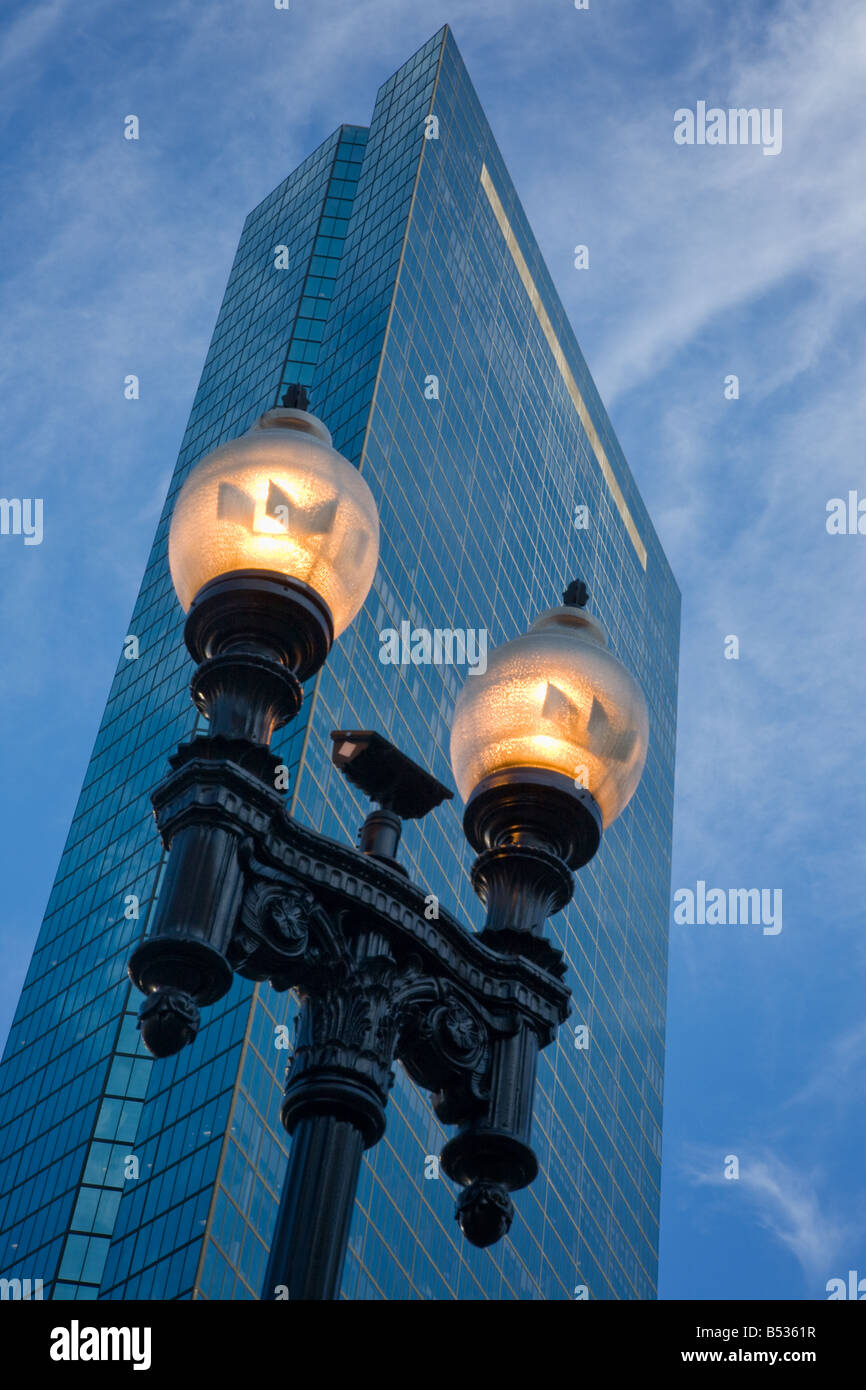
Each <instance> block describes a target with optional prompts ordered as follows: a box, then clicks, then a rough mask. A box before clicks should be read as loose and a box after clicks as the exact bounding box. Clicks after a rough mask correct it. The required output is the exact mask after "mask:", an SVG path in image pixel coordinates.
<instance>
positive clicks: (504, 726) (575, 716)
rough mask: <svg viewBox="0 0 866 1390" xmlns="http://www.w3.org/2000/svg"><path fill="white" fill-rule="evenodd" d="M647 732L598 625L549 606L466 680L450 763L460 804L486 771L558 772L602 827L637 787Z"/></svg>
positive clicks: (629, 680) (632, 688)
mask: <svg viewBox="0 0 866 1390" xmlns="http://www.w3.org/2000/svg"><path fill="white" fill-rule="evenodd" d="M648 735H649V724H648V718H647V708H646V701H645V700H644V697H643V693H642V691H641V689H640V687H639V686H638V684H637V682H636V681H635V680H634V678H633V677H632V676H631V675H630V674H629V672H628V671H626V669H625V667H624V666H622V665H621V664H620V662H619V661H617V659H616V657H615V656H613V654H612V653H611V652H609V651H608V650H607V637H606V636H605V633H604V630H603V628H602V627H601V626H600V624H599V623H598V622H597V621H596V620H595V619H594V618H591V617H590V616H589V614H588V613H586V612H584V611H583V610H582V609H579V608H575V607H562V608H552V609H550V610H549V611H548V612H547V613H543V614H542V615H541V617H540V618H537V619H536V620H535V622H534V623H533V624H532V626H531V627H530V629H529V631H528V633H526V635H525V636H523V637H518V638H517V639H516V640H515V641H513V642H507V643H505V645H503V646H501V647H497V648H495V649H494V650H493V651H492V652H491V653H490V656H489V659H488V665H487V671H486V672H485V674H484V675H480V676H470V677H469V678H468V679H467V680H466V683H465V685H464V686H463V689H462V690H461V692H460V695H459V697H458V700H457V704H456V707H455V710H454V721H453V724H452V728H451V766H452V768H453V770H454V778H455V780H456V782H457V786H458V789H459V791H460V795H461V796H462V797H463V800H464V801H467V800H468V799H469V797H470V795H471V794H472V792H473V791H474V789H475V788H476V787H477V786H478V784H479V782H481V781H482V779H483V778H485V777H488V776H490V775H491V774H492V773H494V772H502V771H505V770H506V769H508V768H511V767H533V768H541V769H546V770H548V771H551V772H559V773H561V774H562V775H563V776H564V777H567V778H569V780H570V781H572V782H573V783H574V785H575V786H576V787H585V788H586V789H587V791H589V792H590V793H591V794H592V796H593V797H594V798H595V800H596V801H597V803H598V806H599V809H600V811H601V814H602V820H603V823H604V825H605V826H608V825H610V823H611V821H613V820H615V819H616V817H617V816H618V815H619V813H620V811H621V810H622V809H623V807H624V806H625V805H626V804H627V802H628V801H629V799H630V798H631V796H632V795H633V793H634V791H635V788H636V787H637V784H638V782H639V781H640V776H641V773H642V771H643V766H644V762H645V760H646V750H647V740H648Z"/></svg>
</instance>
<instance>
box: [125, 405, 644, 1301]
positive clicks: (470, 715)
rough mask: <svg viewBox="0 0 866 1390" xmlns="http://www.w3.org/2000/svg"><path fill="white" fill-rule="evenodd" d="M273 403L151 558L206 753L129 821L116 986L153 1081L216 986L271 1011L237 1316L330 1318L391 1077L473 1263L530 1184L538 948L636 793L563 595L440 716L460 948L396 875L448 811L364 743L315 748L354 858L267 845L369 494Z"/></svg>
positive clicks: (636, 694)
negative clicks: (354, 798)
mask: <svg viewBox="0 0 866 1390" xmlns="http://www.w3.org/2000/svg"><path fill="white" fill-rule="evenodd" d="M305 406H306V399H305V396H304V395H303V392H302V391H300V390H299V389H298V388H294V389H293V393H292V394H291V395H288V396H287V397H286V398H285V399H284V407H283V408H282V409H279V410H272V411H268V412H267V413H266V414H265V415H263V416H262V417H261V418H260V419H259V420H258V421H256V423H255V424H254V425H253V427H252V429H251V430H249V431H248V432H247V433H246V434H245V435H243V436H242V437H241V438H240V439H237V440H234V441H232V442H231V443H229V444H225V445H223V446H221V447H220V448H219V449H217V450H215V451H214V452H213V453H212V454H210V455H209V456H208V457H207V458H205V459H204V460H202V462H200V463H199V464H198V465H197V466H196V468H194V469H193V471H192V472H191V473H190V475H189V477H188V479H187V481H186V483H185V484H184V486H183V488H182V490H181V492H180V494H179V497H178V500H177V503H176V506H175V512H174V516H173V518H172V524H171V532H170V538H169V556H170V565H171V572H172V578H173V580H174V583H175V587H176V589H177V593H178V597H179V599H180V601H181V603H182V605H183V607H184V608H185V609H186V610H187V614H188V616H187V621H186V627H185V631H184V636H185V641H186V644H187V647H188V649H189V651H190V653H191V655H192V656H193V657H194V658H195V660H196V661H197V662H198V663H199V665H198V669H197V670H196V672H195V675H194V677H193V681H192V687H191V689H192V697H193V700H194V702H195V704H196V706H197V707H198V709H199V710H200V711H201V712H202V713H203V714H204V715H205V716H206V718H207V720H208V732H207V733H206V734H199V735H196V736H194V737H193V738H192V739H191V740H190V741H189V742H187V743H183V744H181V745H180V747H179V748H178V750H177V752H176V753H175V754H174V755H173V756H172V758H171V759H170V764H171V768H172V771H171V773H170V775H169V776H168V777H166V778H165V780H164V781H163V782H162V783H160V785H159V786H158V787H157V788H156V790H155V791H154V794H153V804H154V810H155V815H156V821H157V825H158V827H159V830H160V834H161V836H162V840H163V843H164V845H165V847H166V849H167V850H169V855H168V862H167V866H166V872H165V876H164V879H163V882H162V886H161V889H160V894H159V897H158V899H157V902H156V904H155V909H154V916H153V922H152V924H151V931H150V934H149V936H148V937H147V938H146V939H145V940H144V941H143V942H141V943H140V944H139V946H138V947H137V948H136V950H135V951H134V952H133V955H132V958H131V960H130V964H129V973H130V977H131V979H132V980H133V982H134V984H135V985H136V987H137V988H138V989H139V990H140V991H141V992H142V993H143V994H144V995H145V999H144V1002H143V1004H142V1006H141V1010H140V1028H141V1034H142V1038H143V1040H144V1043H145V1046H146V1047H147V1048H148V1050H149V1051H150V1052H151V1053H152V1054H153V1055H154V1056H156V1057H167V1056H171V1055H172V1054H174V1053H176V1052H178V1051H179V1050H180V1049H181V1048H182V1047H184V1046H186V1045H187V1044H188V1043H191V1042H192V1041H193V1039H194V1038H195V1036H196V1033H197V1030H198V1027H199V1022H200V1009H201V1008H202V1007H203V1006H207V1005H210V1004H213V1003H214V1002H215V1001H216V1000H218V999H220V998H221V997H222V996H223V995H224V994H225V993H226V992H227V991H228V989H229V988H230V985H231V981H232V977H233V974H239V975H241V976H243V977H245V978H247V979H252V980H259V981H262V980H269V981H270V982H271V984H272V985H273V986H274V988H276V989H278V990H285V989H289V988H295V989H296V990H297V992H298V995H299V997H300V1000H301V1007H300V1012H299V1020H298V1024H299V1026H298V1033H297V1038H296V1043H295V1047H294V1051H293V1056H292V1061H291V1065H290V1068H289V1072H288V1077H287V1081H286V1088H285V1095H284V1099H283V1103H282V1108H281V1116H282V1121H283V1124H284V1126H285V1128H286V1130H287V1131H288V1133H289V1134H290V1135H291V1136H292V1145H291V1150H290V1155H289V1165H288V1171H287V1174H286V1179H285V1184H284V1188H283V1195H282V1200H281V1204H280V1211H279V1216H278V1218H277V1226H276V1232H275V1236H274V1240H273V1243H272V1247H271V1253H270V1261H269V1266H268V1272H267V1276H266V1279H265V1286H264V1292H263V1295H262V1296H263V1298H266V1299H275V1298H282V1297H290V1298H293V1299H297V1298H301V1299H309V1298H314V1299H328V1298H335V1297H337V1296H338V1292H339V1287H340V1278H341V1272H342V1267H343V1262H344V1258H345V1252H346V1246H347V1241H348V1233H349V1223H350V1220H351V1215H352V1209H353V1205H354V1200H355V1192H356V1188H357V1182H358V1177H359V1173H360V1164H361V1156H362V1153H363V1151H364V1149H366V1148H369V1147H370V1146H371V1145H373V1144H376V1143H377V1142H378V1141H379V1139H381V1137H382V1135H383V1133H384V1131H385V1109H386V1104H387V1097H388V1092H389V1090H390V1088H391V1086H392V1084H393V1079H394V1071H393V1068H394V1064H395V1062H396V1061H400V1063H401V1064H402V1066H403V1067H404V1069H405V1070H406V1072H407V1073H408V1075H409V1076H410V1077H411V1078H412V1080H414V1081H415V1082H416V1083H417V1084H418V1085H420V1086H422V1087H423V1088H425V1089H426V1090H428V1091H430V1092H431V1093H432V1104H433V1108H434V1110H435V1112H436V1114H437V1116H438V1117H439V1119H440V1120H441V1122H442V1123H443V1124H444V1125H446V1126H449V1127H450V1126H455V1127H456V1133H455V1134H454V1135H453V1136H452V1137H451V1138H449V1140H448V1142H447V1143H446V1144H445V1146H444V1148H443V1151H442V1155H441V1159H440V1163H441V1168H442V1171H443V1172H444V1173H445V1174H446V1176H447V1177H449V1178H451V1179H452V1180H453V1181H454V1182H456V1183H457V1184H458V1185H459V1186H460V1189H461V1191H460V1196H459V1198H458V1202H457V1212H456V1215H457V1218H458V1220H459V1222H460V1226H461V1229H462V1231H463V1233H464V1235H465V1236H466V1237H467V1239H468V1240H469V1241H470V1242H472V1243H473V1244H475V1245H478V1246H487V1245H490V1244H492V1243H493V1242H494V1241H496V1240H499V1239H501V1238H502V1236H503V1235H505V1234H506V1232H507V1231H508V1229H509V1227H510V1225H511V1221H512V1218H513V1207H512V1203H511V1197H510V1193H511V1192H513V1191H515V1190H518V1189H520V1188H522V1187H525V1186H526V1185H527V1184H528V1183H530V1182H532V1181H533V1179H534V1178H535V1176H536V1174H537V1171H538V1163H537V1159H536V1157H535V1154H534V1152H533V1150H532V1148H531V1145H530V1142H529V1140H530V1130H531V1123H532V1108H533V1098H534V1089H535V1074H536V1066H537V1058H538V1052H539V1050H540V1049H541V1048H543V1047H546V1046H547V1045H548V1044H549V1043H550V1042H551V1041H552V1040H553V1039H554V1037H555V1035H556V1030H557V1028H558V1026H559V1025H560V1024H561V1023H562V1022H563V1021H564V1020H565V1018H566V1017H567V1016H568V1012H569V991H568V989H567V987H566V985H565V984H564V983H563V976H564V974H565V971H566V966H565V964H564V962H563V959H562V952H561V951H559V950H558V949H556V948H555V947H554V946H553V945H552V944H551V942H549V941H548V940H547V939H546V938H545V936H544V934H543V931H544V923H545V921H546V919H547V917H549V916H550V915H551V914H552V913H554V912H557V911H559V910H561V909H562V908H563V907H565V906H566V904H567V903H568V902H569V900H570V899H571V896H572V893H573V888H574V881H573V873H572V871H573V870H574V869H577V868H580V867H581V866H582V865H583V864H585V863H586V862H587V861H588V860H589V859H591V858H592V855H593V854H594V853H595V851H596V849H597V848H598V844H599V841H600V837H601V833H602V829H603V827H604V826H606V825H608V824H609V823H610V822H611V821H612V820H613V818H614V817H615V816H616V815H617V814H618V813H619V812H620V811H621V810H622V808H623V806H624V805H625V804H626V802H627V801H628V799H629V797H630V796H631V795H632V793H633V792H634V790H635V788H636V786H637V783H638V780H639V778H640V774H641V770H642V767H643V762H644V758H645V755H646V744H647V716H646V707H645V704H644V701H643V696H642V695H641V693H640V690H639V689H638V687H637V685H636V684H635V682H634V680H633V679H632V678H631V676H629V675H628V673H627V672H625V671H624V669H623V668H622V666H620V664H619V663H618V662H617V661H616V659H615V658H614V657H613V656H612V655H611V653H610V652H609V651H607V650H606V646H605V640H606V639H605V637H604V634H603V632H602V630H601V628H600V627H599V625H598V624H597V622H596V621H595V620H594V619H593V618H591V617H589V615H588V614H587V613H585V611H584V605H585V603H586V598H587V594H586V590H585V588H584V587H583V585H582V584H579V583H576V584H573V585H572V586H571V587H570V589H569V590H567V591H566V593H565V595H564V602H563V604H562V605H561V606H560V607H557V608H554V609H552V610H550V612H548V613H545V614H543V615H542V616H541V617H540V618H539V619H537V620H536V622H535V623H533V625H532V627H531V628H530V630H529V632H528V633H527V634H526V635H525V636H524V637H519V638H517V639H516V640H515V641H513V642H510V643H507V644H505V645H504V646H502V647H500V648H499V649H497V650H495V651H494V652H493V653H492V655H491V659H490V661H489V664H488V668H487V671H486V672H485V673H484V674H483V675H480V676H479V675H476V676H475V677H474V678H473V679H472V680H471V681H467V683H466V686H465V687H464V690H463V692H462V693H461V695H460V697H459V699H458V702H457V706H456V709H455V716H454V725H453V733H452V744H451V755H452V765H453V770H454V776H455V780H456V782H457V785H458V787H459V789H460V792H461V794H462V795H463V797H464V799H465V801H466V810H465V816H464V829H465V833H466V835H467V838H468V840H469V841H470V843H471V844H472V846H473V848H474V849H475V850H476V852H477V854H478V857H477V858H476V860H475V862H474V864H473V868H472V885H473V888H474V890H475V892H476V893H477V895H478V896H479V898H480V899H481V901H482V902H483V903H484V905H485V906H486V910H487V914H486V921H485V925H484V928H483V930H482V931H480V932H479V933H473V932H470V931H467V930H466V928H465V927H464V926H463V925H462V924H461V923H460V922H459V921H458V920H457V919H456V918H454V917H453V916H452V915H451V914H450V913H449V912H447V911H446V910H444V909H442V908H440V909H439V912H438V916H433V918H432V920H431V918H430V917H429V916H428V913H427V911H426V908H427V905H428V902H429V898H428V893H429V888H428V886H427V885H424V886H421V885H418V884H414V883H412V881H411V880H410V878H409V876H408V874H407V873H406V870H405V868H404V867H403V866H402V865H401V864H400V862H399V860H398V858H397V850H398V846H399V841H400V834H401V830H402V824H403V821H405V820H411V819H417V818H420V817H423V816H424V815H427V814H428V813H429V812H430V811H431V810H433V809H434V808H435V807H436V806H438V805H439V804H441V802H442V801H444V800H445V799H447V798H449V797H450V796H451V795H452V793H451V792H450V790H449V789H448V788H447V787H445V786H443V785H442V784H441V783H440V782H438V781H437V780H436V779H435V778H434V777H432V776H431V775H430V773H428V772H427V771H425V770H424V769H423V768H420V767H418V766H417V764H415V763H414V762H412V761H411V760H410V759H409V758H407V757H406V756H405V755H404V754H403V753H401V752H400V751H399V750H398V749H396V748H395V747H393V745H392V744H390V743H388V742H387V740H385V739H384V738H383V737H382V736H381V735H380V734H378V733H376V732H375V731H373V730H338V731H335V732H334V733H333V735H332V739H333V750H332V757H333V761H334V764H335V766H336V767H337V768H338V769H339V770H340V771H341V773H342V774H343V775H344V776H346V778H347V779H348V780H349V781H350V782H351V783H352V784H353V785H354V786H355V787H357V788H358V789H359V790H360V791H361V792H362V793H363V795H364V796H365V797H366V798H367V799H368V800H369V801H371V802H372V803H373V807H372V809H371V810H370V812H369V814H368V815H367V817H366V820H365V821H364V824H363V826H362V827H361V830H360V836H359V847H358V849H353V848H351V847H349V846H347V845H345V844H342V843H340V842H338V841H335V840H331V839H329V838H328V837H326V836H324V835H321V834H319V833H317V832H315V831H312V830H310V829H308V828H306V827H304V826H302V825H300V824H299V823H297V822H296V821H294V820H292V819H291V818H290V817H289V816H288V814H287V812H286V808H285V802H284V798H283V795H282V794H281V793H280V792H279V791H277V790H276V789H275V782H276V778H275V771H276V768H277V767H278V766H279V764H278V761H277V759H276V757H275V756H274V754H273V753H272V752H271V750H270V746H269V745H270V739H271V737H272V735H273V733H274V731H275V730H276V729H278V728H279V727H280V726H281V725H283V724H286V723H288V722H289V721H290V720H291V719H292V718H294V716H295V715H296V714H297V712H298V710H299V708H300V704H301V698H302V688H301V682H302V681H304V680H306V679H308V678H309V677H310V676H312V675H313V674H315V672H316V671H317V670H319V669H320V667H321V666H322V665H323V663H324V661H325V660H326V659H327V655H328V651H329V649H330V646H331V643H332V641H333V640H334V637H335V636H336V635H339V633H340V632H341V631H343V630H344V629H345V627H346V626H347V625H348V624H349V623H350V622H351V620H352V618H353V617H354V616H355V614H356V613H357V612H358V610H359V609H360V607H361V605H362V604H363V602H364V599H365V597H366V595H367V592H368V591H369V588H370V585H371V583H372V580H373V576H374V573H375V569H376V563H377V557H378V519H377V514H376V507H375V503H374V501H373V498H372V495H371V493H370V491H369V489H368V487H367V485H366V483H365V482H364V480H363V479H362V478H361V477H360V475H359V474H358V472H357V470H356V469H354V468H353V467H352V466H351V465H350V464H349V463H347V462H346V460H345V459H342V458H341V457H340V455H339V454H337V453H335V452H334V450H333V449H332V448H331V441H330V435H329V434H328V432H327V430H326V429H325V427H324V426H323V425H322V423H321V421H319V420H317V419H316V417H315V416H313V415H311V414H310V413H309V412H308V411H307V410H306V409H305Z"/></svg>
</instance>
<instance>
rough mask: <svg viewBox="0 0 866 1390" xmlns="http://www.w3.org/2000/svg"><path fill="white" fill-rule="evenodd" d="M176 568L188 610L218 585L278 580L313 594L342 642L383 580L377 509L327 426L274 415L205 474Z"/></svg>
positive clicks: (187, 495)
mask: <svg viewBox="0 0 866 1390" xmlns="http://www.w3.org/2000/svg"><path fill="white" fill-rule="evenodd" d="M168 558H169V566H170V568H171V577H172V581H173V583H174V587H175V590H176V591H177V596H178V598H179V599H180V602H181V605H182V606H183V608H184V610H188V609H189V606H190V604H191V603H192V600H193V599H194V598H195V595H196V594H197V593H198V591H199V589H200V588H201V587H202V585H203V584H206V583H207V581H208V580H210V579H215V578H217V576H219V575H223V574H228V573H230V572H231V571H233V570H247V569H256V570H270V571H272V572H276V573H278V574H285V575H289V576H290V577H292V578H293V579H299V580H302V581H303V582H304V583H305V584H308V585H310V587H311V588H312V589H314V590H315V591H316V593H317V594H318V595H319V596H320V597H321V598H322V599H324V601H325V603H326V604H327V605H328V607H329V609H330V610H331V614H332V616H333V619H334V635H335V636H338V635H339V634H340V633H341V632H342V631H344V629H345V628H346V627H348V625H349V623H350V622H351V621H352V619H353V618H354V617H355V614H356V613H357V612H358V610H359V609H360V608H361V606H362V604H363V602H364V600H365V598H366V597H367V594H368V592H369V589H370V585H371V584H372V582H373V576H374V575H375V573H376V565H377V563H378V559H379V517H378V512H377V510H376V503H375V501H374V499H373V494H372V493H371V491H370V489H369V487H368V486H367V484H366V482H365V481H364V479H363V478H362V477H361V475H360V473H359V472H358V470H357V469H356V468H353V466H352V465H351V464H350V463H348V462H347V461H346V459H344V458H343V457H342V455H341V454H338V453H337V452H336V450H334V449H332V448H331V436H330V434H329V432H328V430H327V429H326V428H325V426H324V425H323V424H322V422H321V421H320V420H317V419H316V417H315V416H314V415H311V414H309V413H308V412H307V411H303V410H289V409H279V410H269V411H268V412H267V414H265V415H262V416H261V417H260V418H259V419H258V420H257V421H256V423H255V424H254V425H253V427H252V428H251V429H250V430H248V431H247V433H246V434H243V435H241V436H240V438H239V439H233V440H231V441H230V442H229V443H227V444H222V445H220V447H219V448H218V449H215V450H214V451H213V453H211V454H208V455H207V457H206V458H204V459H202V460H201V462H200V463H198V464H196V466H195V468H194V469H193V470H192V472H191V473H190V475H189V477H188V478H187V479H186V482H185V483H184V485H183V487H182V488H181V490H180V493H179V495H178V498H177V502H176V503H175V507H174V513H173V515H172V519H171V529H170V532H169V542H168Z"/></svg>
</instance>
